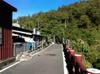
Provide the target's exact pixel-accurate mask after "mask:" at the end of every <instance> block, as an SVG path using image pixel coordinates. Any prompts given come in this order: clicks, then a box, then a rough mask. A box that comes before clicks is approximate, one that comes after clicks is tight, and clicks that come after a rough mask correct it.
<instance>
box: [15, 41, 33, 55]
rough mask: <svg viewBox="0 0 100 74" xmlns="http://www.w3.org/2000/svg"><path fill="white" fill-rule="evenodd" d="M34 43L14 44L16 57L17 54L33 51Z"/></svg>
mask: <svg viewBox="0 0 100 74" xmlns="http://www.w3.org/2000/svg"><path fill="white" fill-rule="evenodd" d="M32 48H33V47H32V43H27V42H25V43H14V45H13V49H14V56H16V55H17V54H20V53H22V52H25V51H32Z"/></svg>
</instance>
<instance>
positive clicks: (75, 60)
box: [63, 45, 88, 74]
mask: <svg viewBox="0 0 100 74" xmlns="http://www.w3.org/2000/svg"><path fill="white" fill-rule="evenodd" d="M63 47H64V54H65V59H66V60H65V61H66V63H67V69H68V71H69V74H88V72H87V71H86V68H85V66H84V61H83V58H82V55H80V54H75V51H74V50H72V49H71V48H69V47H66V45H63Z"/></svg>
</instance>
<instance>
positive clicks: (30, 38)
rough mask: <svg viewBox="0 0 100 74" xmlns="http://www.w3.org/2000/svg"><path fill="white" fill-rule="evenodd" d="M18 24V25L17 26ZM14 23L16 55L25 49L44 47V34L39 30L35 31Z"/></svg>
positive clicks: (31, 49) (13, 32)
mask: <svg viewBox="0 0 100 74" xmlns="http://www.w3.org/2000/svg"><path fill="white" fill-rule="evenodd" d="M16 25H17V26H16ZM18 25H19V24H18V23H14V25H13V27H12V36H13V48H14V51H15V56H16V55H17V54H20V53H22V52H25V51H34V50H37V49H39V48H41V47H42V45H43V44H42V42H43V36H41V35H40V32H39V31H36V33H35V34H34V32H33V31H32V30H27V29H24V28H21V27H19V26H18Z"/></svg>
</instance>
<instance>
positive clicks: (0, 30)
mask: <svg viewBox="0 0 100 74" xmlns="http://www.w3.org/2000/svg"><path fill="white" fill-rule="evenodd" d="M0 44H2V27H0Z"/></svg>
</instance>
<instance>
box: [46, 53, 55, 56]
mask: <svg viewBox="0 0 100 74" xmlns="http://www.w3.org/2000/svg"><path fill="white" fill-rule="evenodd" d="M46 55H47V56H56V54H50V53H49V54H46Z"/></svg>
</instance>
